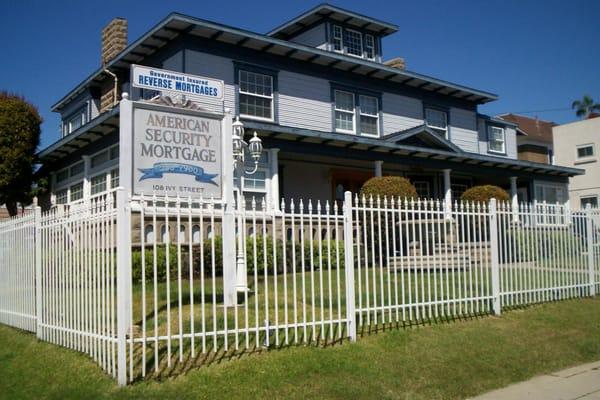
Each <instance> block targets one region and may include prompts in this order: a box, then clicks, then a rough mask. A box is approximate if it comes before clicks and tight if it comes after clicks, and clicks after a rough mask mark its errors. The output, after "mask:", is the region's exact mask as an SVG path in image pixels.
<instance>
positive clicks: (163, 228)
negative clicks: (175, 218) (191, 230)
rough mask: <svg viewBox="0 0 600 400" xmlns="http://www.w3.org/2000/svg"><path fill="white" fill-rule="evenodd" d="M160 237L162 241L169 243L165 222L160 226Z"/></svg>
mask: <svg viewBox="0 0 600 400" xmlns="http://www.w3.org/2000/svg"><path fill="white" fill-rule="evenodd" d="M160 237H161V238H162V242H163V243H169V229H168V228H167V225H166V224H165V225H163V226H161V228H160Z"/></svg>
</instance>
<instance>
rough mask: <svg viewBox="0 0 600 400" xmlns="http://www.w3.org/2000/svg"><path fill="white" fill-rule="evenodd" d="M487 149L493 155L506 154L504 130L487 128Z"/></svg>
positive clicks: (492, 127) (494, 127) (493, 127)
mask: <svg viewBox="0 0 600 400" xmlns="http://www.w3.org/2000/svg"><path fill="white" fill-rule="evenodd" d="M488 146H489V147H488V148H489V151H490V152H493V153H506V147H505V138H504V129H503V128H499V127H497V126H490V127H488Z"/></svg>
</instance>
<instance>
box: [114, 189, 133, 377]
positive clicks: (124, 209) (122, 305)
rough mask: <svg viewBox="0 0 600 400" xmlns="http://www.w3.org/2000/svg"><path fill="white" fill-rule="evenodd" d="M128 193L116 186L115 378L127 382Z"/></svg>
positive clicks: (129, 233) (129, 283)
mask: <svg viewBox="0 0 600 400" xmlns="http://www.w3.org/2000/svg"><path fill="white" fill-rule="evenodd" d="M128 202H129V199H128V195H127V192H126V191H125V189H124V188H122V187H119V188H117V380H118V382H119V385H121V386H123V385H126V384H127V333H128V332H127V330H128V328H129V313H130V308H131V304H130V299H129V295H130V287H131V213H130V212H129V211H130V210H129V207H128Z"/></svg>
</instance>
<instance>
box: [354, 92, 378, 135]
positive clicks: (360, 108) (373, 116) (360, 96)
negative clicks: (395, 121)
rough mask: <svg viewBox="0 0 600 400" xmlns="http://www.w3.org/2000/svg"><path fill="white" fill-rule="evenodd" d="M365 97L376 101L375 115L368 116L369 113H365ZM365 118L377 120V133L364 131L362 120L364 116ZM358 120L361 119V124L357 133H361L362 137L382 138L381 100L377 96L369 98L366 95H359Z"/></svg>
mask: <svg viewBox="0 0 600 400" xmlns="http://www.w3.org/2000/svg"><path fill="white" fill-rule="evenodd" d="M363 97H369V98H371V99H375V110H376V111H375V114H367V113H363V108H362V98H363ZM363 115H364V116H365V117H369V118H375V119H376V123H375V126H376V128H377V133H366V132H363V131H362V123H361V122H362V121H361V118H362V116H363ZM358 119H359V124H358V126H357V128H358V129H357V131H359V132H360V134H361V136H368V137H376V138H378V137H380V136H381V129H379V99H378V98H377V97H375V96H369V95H366V94H359V95H358Z"/></svg>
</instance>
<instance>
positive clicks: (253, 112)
mask: <svg viewBox="0 0 600 400" xmlns="http://www.w3.org/2000/svg"><path fill="white" fill-rule="evenodd" d="M239 108H240V115H242V116H244V117H251V118H259V119H266V120H270V121H272V120H273V116H274V114H273V77H272V76H271V75H265V74H260V73H256V72H251V71H245V70H240V71H239Z"/></svg>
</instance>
